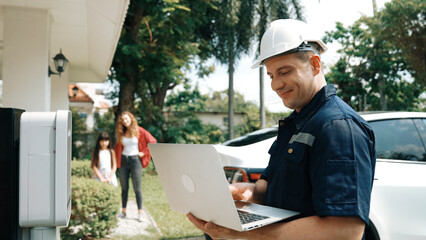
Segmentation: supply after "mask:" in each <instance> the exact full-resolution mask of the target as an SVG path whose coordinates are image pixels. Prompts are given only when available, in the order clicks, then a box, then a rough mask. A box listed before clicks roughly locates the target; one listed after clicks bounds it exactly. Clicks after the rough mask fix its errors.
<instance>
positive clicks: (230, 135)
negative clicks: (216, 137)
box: [228, 58, 234, 139]
mask: <svg viewBox="0 0 426 240" xmlns="http://www.w3.org/2000/svg"><path fill="white" fill-rule="evenodd" d="M228 74H229V75H228V76H229V87H228V139H233V138H234V61H233V59H231V58H230V59H229V62H228Z"/></svg>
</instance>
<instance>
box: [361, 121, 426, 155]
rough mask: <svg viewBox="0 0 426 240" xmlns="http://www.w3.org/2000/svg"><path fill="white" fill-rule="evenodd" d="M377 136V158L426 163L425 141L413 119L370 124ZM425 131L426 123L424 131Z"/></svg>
mask: <svg viewBox="0 0 426 240" xmlns="http://www.w3.org/2000/svg"><path fill="white" fill-rule="evenodd" d="M369 124H370V126H371V127H372V128H373V130H374V133H375V136H376V154H377V158H383V159H399V160H411V161H426V158H425V157H426V153H425V148H424V145H423V140H422V139H421V138H420V135H419V130H421V129H419V127H416V126H415V124H414V121H413V120H412V119H393V120H383V121H375V122H370V123H369ZM422 131H425V130H424V123H423V129H422Z"/></svg>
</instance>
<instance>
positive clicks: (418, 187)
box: [217, 112, 426, 240]
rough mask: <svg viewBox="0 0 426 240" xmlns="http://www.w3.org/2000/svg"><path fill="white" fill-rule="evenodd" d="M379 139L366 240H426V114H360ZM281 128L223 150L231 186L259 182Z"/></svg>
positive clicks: (220, 149) (227, 144) (228, 144)
mask: <svg viewBox="0 0 426 240" xmlns="http://www.w3.org/2000/svg"><path fill="white" fill-rule="evenodd" d="M360 115H361V116H362V117H363V118H364V119H365V120H366V121H368V122H369V124H370V126H371V127H372V128H373V130H374V133H375V137H376V153H377V162H376V172H375V176H374V184H373V192H372V198H371V208H370V224H369V226H367V229H366V236H365V239H366V240H380V239H381V240H414V239H426V113H419V112H384V113H360ZM277 131H278V128H277V127H272V128H268V129H263V130H259V131H256V132H253V133H251V134H248V135H246V136H243V137H240V138H236V139H233V140H230V141H227V142H225V143H223V144H222V145H218V146H217V149H218V152H219V155H220V157H221V160H222V164H223V166H225V167H224V169H225V172H226V175H227V177H228V180H229V181H230V182H234V181H250V182H254V181H256V180H257V179H259V177H260V174H261V173H262V171H263V169H264V168H265V167H266V166H267V164H268V161H269V154H268V150H269V148H270V146H271V144H272V143H273V141H274V140H275V138H276V135H277Z"/></svg>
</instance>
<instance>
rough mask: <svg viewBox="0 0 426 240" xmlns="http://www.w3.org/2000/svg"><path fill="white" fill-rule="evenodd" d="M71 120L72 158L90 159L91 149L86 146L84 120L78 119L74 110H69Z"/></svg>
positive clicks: (78, 116) (86, 134)
mask: <svg viewBox="0 0 426 240" xmlns="http://www.w3.org/2000/svg"><path fill="white" fill-rule="evenodd" d="M70 110H71V118H72V154H71V155H72V158H73V159H78V160H83V159H84V158H85V159H90V153H91V149H90V148H89V147H88V146H87V136H88V133H87V126H86V121H85V119H84V118H82V117H80V115H79V114H78V113H77V111H76V109H74V108H71V109H70Z"/></svg>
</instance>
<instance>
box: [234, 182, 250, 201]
mask: <svg viewBox="0 0 426 240" xmlns="http://www.w3.org/2000/svg"><path fill="white" fill-rule="evenodd" d="M229 190H230V191H231V194H232V197H233V198H234V200H243V201H249V200H250V199H252V197H253V191H254V184H253V183H233V184H229Z"/></svg>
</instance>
